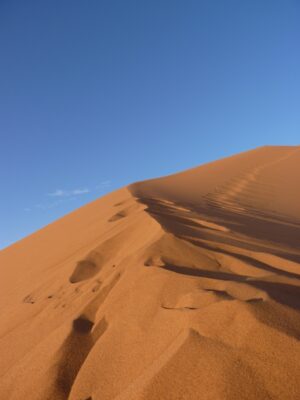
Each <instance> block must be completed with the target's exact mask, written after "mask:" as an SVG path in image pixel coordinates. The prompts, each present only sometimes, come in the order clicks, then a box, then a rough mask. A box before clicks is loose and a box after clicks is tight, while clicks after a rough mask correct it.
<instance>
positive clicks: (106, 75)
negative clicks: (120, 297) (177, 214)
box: [0, 0, 300, 248]
mask: <svg viewBox="0 0 300 400" xmlns="http://www.w3.org/2000/svg"><path fill="white" fill-rule="evenodd" d="M299 21H300V2H299V1H298V0H294V1H293V0H286V1H283V0H280V1H279V0H249V1H247V0H245V1H240V0H227V1H224V0H206V1H201V0H189V1H183V0H181V1H179V0H152V1H142V0H135V1H133V0H126V1H125V0H89V1H84V0H81V1H78V0H42V1H41V0H36V1H31V0H26V1H23V0H19V1H14V0H0V49H1V53H0V138H1V141H0V178H1V182H0V192H1V193H0V194H1V198H0V199H1V200H0V248H1V247H4V246H7V245H8V244H10V243H12V242H14V241H16V240H18V239H20V238H21V237H24V236H26V235H27V234H29V233H31V232H33V231H35V230H36V229H38V228H40V227H42V226H44V225H46V224H48V223H49V222H51V221H53V220H55V219H57V218H59V217H61V216H62V215H64V214H66V213H68V212H70V211H71V210H73V209H75V208H77V207H79V206H80V205H82V204H85V203H86V202H89V201H91V200H93V199H95V198H97V197H99V196H102V195H103V194H105V193H107V192H110V191H112V190H114V189H117V188H119V187H121V186H123V185H127V184H129V183H131V182H133V181H137V180H142V179H146V178H150V177H156V176H160V175H165V174H169V173H172V172H176V171H179V170H182V169H186V168H189V167H193V166H196V165H199V164H202V163H205V162H207V161H210V160H214V159H218V158H220V157H224V156H227V155H231V154H234V153H237V152H240V151H244V150H247V149H251V148H254V147H257V146H261V145H264V144H300V131H299V128H300V112H299V106H300V75H299V71H300V51H299V43H300V24H299Z"/></svg>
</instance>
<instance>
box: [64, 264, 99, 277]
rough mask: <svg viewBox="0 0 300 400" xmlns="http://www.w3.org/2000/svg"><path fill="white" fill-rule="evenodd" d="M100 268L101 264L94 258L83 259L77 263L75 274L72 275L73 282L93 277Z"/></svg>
mask: <svg viewBox="0 0 300 400" xmlns="http://www.w3.org/2000/svg"><path fill="white" fill-rule="evenodd" d="M99 270H100V266H99V265H97V264H96V263H95V262H94V261H92V260H81V261H79V262H78V263H77V265H76V268H75V270H74V272H73V274H72V275H71V276H70V279H69V280H70V282H71V283H78V282H81V281H84V280H86V279H89V278H92V277H93V276H94V275H96V274H97V273H98V272H99Z"/></svg>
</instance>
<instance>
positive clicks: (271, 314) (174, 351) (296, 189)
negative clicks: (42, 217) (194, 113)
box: [0, 147, 300, 400]
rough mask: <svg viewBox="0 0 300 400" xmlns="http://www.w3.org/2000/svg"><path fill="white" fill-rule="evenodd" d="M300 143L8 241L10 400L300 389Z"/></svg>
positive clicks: (217, 399) (5, 379) (205, 170)
mask: <svg viewBox="0 0 300 400" xmlns="http://www.w3.org/2000/svg"><path fill="white" fill-rule="evenodd" d="M299 171H300V147H263V148H259V149H256V150H253V151H250V152H246V153H242V154H239V155H237V156H234V157H230V158H226V159H223V160H220V161H217V162H213V163H210V164H206V165H203V166H200V167H198V168H194V169H191V170H188V171H185V172H182V173H179V174H175V175H171V176H168V177H164V178H160V179H154V180H149V181H144V182H138V183H135V184H133V185H130V186H128V187H126V188H123V189H121V190H118V191H116V192H114V193H111V194H109V195H107V196H104V197H103V198H101V199H99V200H96V201H95V202H93V203H91V204H89V205H87V206H85V207H82V208H81V209H79V210H77V211H75V212H73V213H71V214H69V215H67V216H66V217H64V218H62V219H60V220H59V221H57V222H55V223H53V224H51V225H49V226H47V227H45V228H44V229H42V230H40V231H38V232H36V233H34V234H33V235H31V236H29V237H27V238H25V239H23V240H21V241H19V242H17V243H16V244H14V245H12V246H10V247H8V248H6V249H4V250H3V251H1V252H0V288H1V291H0V307H1V314H0V321H1V322H0V327H1V329H0V355H1V357H0V399H1V400H2V399H5V400H21V399H22V400H27V399H28V400H67V399H69V400H111V399H114V400H142V399H143V400H159V399H162V400H164V399H166V400H171V399H172V400H173V399H178V400H179V399H180V400H181V399H191V400H223V399H228V400H235V399H239V400H241V399H246V400H266V399H278V400H284V399H286V400H291V399H295V400H296V399H300V344H299V336H300V317H299V309H300V199H299V196H300V176H299Z"/></svg>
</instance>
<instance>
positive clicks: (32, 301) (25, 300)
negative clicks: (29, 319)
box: [23, 294, 35, 304]
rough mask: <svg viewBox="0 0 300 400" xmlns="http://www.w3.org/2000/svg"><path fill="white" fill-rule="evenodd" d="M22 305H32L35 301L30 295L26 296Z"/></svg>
mask: <svg viewBox="0 0 300 400" xmlns="http://www.w3.org/2000/svg"><path fill="white" fill-rule="evenodd" d="M23 303H28V304H34V303H35V300H34V298H33V297H32V295H31V294H28V295H27V296H25V297H24V299H23Z"/></svg>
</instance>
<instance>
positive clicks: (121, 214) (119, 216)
mask: <svg viewBox="0 0 300 400" xmlns="http://www.w3.org/2000/svg"><path fill="white" fill-rule="evenodd" d="M127 215H128V211H127V210H122V211H119V212H117V213H116V214H115V215H113V216H112V217H111V218H109V220H108V221H109V222H114V221H118V220H119V219H122V218H125V217H127Z"/></svg>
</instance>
